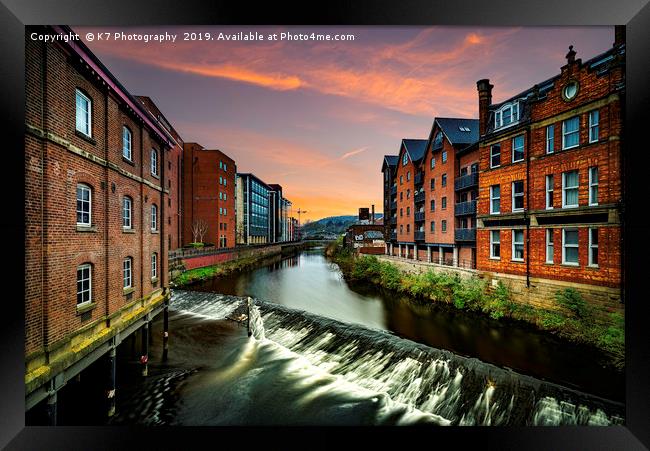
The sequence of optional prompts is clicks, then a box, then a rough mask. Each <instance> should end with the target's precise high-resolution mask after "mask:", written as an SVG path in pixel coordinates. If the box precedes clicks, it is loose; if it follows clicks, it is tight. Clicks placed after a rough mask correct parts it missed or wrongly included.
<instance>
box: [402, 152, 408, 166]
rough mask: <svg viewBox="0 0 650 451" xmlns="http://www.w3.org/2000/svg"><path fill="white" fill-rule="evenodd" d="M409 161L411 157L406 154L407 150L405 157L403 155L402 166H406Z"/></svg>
mask: <svg viewBox="0 0 650 451" xmlns="http://www.w3.org/2000/svg"><path fill="white" fill-rule="evenodd" d="M408 162H409V157H408V155H407V154H406V152H404V157H402V166H406V165H407V164H408Z"/></svg>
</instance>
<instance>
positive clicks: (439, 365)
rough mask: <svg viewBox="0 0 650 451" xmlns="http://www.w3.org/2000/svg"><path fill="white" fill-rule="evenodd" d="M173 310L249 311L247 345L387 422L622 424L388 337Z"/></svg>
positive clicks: (527, 382) (230, 306)
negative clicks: (348, 394) (373, 401)
mask: <svg viewBox="0 0 650 451" xmlns="http://www.w3.org/2000/svg"><path fill="white" fill-rule="evenodd" d="M170 307H171V308H173V309H175V310H182V311H184V312H187V313H192V314H195V315H201V316H204V317H209V318H213V319H223V318H227V317H228V315H230V314H231V313H232V312H233V311H235V310H236V309H238V308H247V309H248V324H249V336H250V335H252V337H251V338H250V340H254V341H256V342H260V343H266V344H269V345H271V344H272V345H274V346H277V347H279V348H281V349H279V350H278V351H279V352H281V354H279V355H282V358H285V359H286V358H289V359H294V360H302V359H305V360H307V361H308V362H309V365H311V366H312V367H313V368H314V371H318V372H320V373H319V374H322V373H325V374H326V375H327V376H328V381H330V382H328V384H329V385H328V386H331V387H335V388H336V389H341V387H347V388H346V389H352V390H356V389H357V387H358V389H359V390H362V391H364V393H374V394H375V395H376V398H377V399H378V400H380V401H381V402H383V403H385V407H384V408H382V409H383V411H385V412H384V414H383V415H384V416H385V417H386V416H387V417H390V416H391V413H390V412H391V409H392V411H394V412H395V414H394V415H393V416H396V415H399V416H401V417H402V418H413V415H410V416H406V415H404V414H403V412H404V409H405V408H406V409H410V411H414V412H416V413H417V415H419V416H418V418H422V417H423V416H424V417H427V416H428V417H427V418H430V419H431V421H432V422H433V423H434V424H442V425H504V426H523V425H613V424H622V423H624V410H625V409H624V405H622V404H620V403H615V402H613V401H609V400H606V399H603V398H599V397H596V396H593V395H589V394H587V393H582V392H579V391H576V390H573V389H569V388H566V387H563V386H560V385H557V384H553V383H549V382H547V381H543V380H540V379H536V378H533V377H530V376H526V375H523V374H519V373H517V372H514V371H511V370H508V369H505V368H500V367H497V366H495V365H491V364H488V363H485V362H482V361H480V360H478V359H475V358H468V357H463V356H459V355H456V354H453V353H451V352H449V351H445V350H440V349H435V348H431V347H428V346H425V345H422V344H418V343H415V342H413V341H410V340H407V339H402V338H400V337H397V336H395V335H393V334H391V333H389V332H386V331H383V330H375V329H370V328H367V327H363V326H360V325H357V324H346V323H343V322H340V321H336V320H332V319H328V318H324V317H321V316H318V315H314V314H310V313H308V312H304V311H300V310H294V309H290V308H287V307H284V306H280V305H277V304H272V303H269V302H264V301H261V300H258V299H252V300H251V301H250V302H249V301H248V299H247V298H241V297H235V296H226V295H219V294H214V293H197V292H182V291H177V292H175V295H174V297H173V298H172V303H171V305H170ZM282 349H284V351H282ZM288 354H290V355H291V356H292V357H287V355H288ZM334 379H335V380H336V381H337V382H336V384H334V383H332V382H331V381H332V380H334ZM400 409H401V410H400ZM398 411H399V412H402V413H397V412H398ZM386 412H388V413H386ZM403 422H407V423H408V421H405V420H404V421H401V423H403ZM398 423H400V422H399V421H398Z"/></svg>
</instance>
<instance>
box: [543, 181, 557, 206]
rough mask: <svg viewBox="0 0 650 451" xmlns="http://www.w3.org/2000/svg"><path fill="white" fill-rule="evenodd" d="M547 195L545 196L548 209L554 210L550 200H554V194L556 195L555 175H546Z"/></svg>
mask: <svg viewBox="0 0 650 451" xmlns="http://www.w3.org/2000/svg"><path fill="white" fill-rule="evenodd" d="M545 179H546V182H545V183H546V195H545V196H544V199H545V201H546V209H547V210H553V208H554V207H553V205H551V202H550V200H551V199H552V198H553V200H554V201H555V199H554V194H555V177H554V176H553V174H547V175H546V178H545Z"/></svg>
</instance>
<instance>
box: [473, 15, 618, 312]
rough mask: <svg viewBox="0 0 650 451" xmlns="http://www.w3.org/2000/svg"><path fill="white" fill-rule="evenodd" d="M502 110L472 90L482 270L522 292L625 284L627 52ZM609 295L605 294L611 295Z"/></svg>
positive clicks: (482, 89) (564, 74) (540, 87)
mask: <svg viewBox="0 0 650 451" xmlns="http://www.w3.org/2000/svg"><path fill="white" fill-rule="evenodd" d="M566 58H567V61H566V64H565V65H564V66H562V68H561V70H560V73H559V74H558V75H556V76H554V77H552V78H550V79H548V80H545V81H543V82H541V83H538V84H536V85H534V86H533V87H531V88H530V89H527V90H526V91H524V92H522V93H519V94H517V95H516V96H513V97H511V98H509V99H507V100H505V101H502V102H500V103H494V104H493V103H492V85H491V84H490V83H489V80H479V81H478V82H477V88H478V97H479V117H480V143H479V152H480V172H479V198H478V226H477V227H478V230H477V242H478V243H479V246H478V269H480V270H481V271H483V272H485V273H487V274H488V275H491V274H492V275H495V276H497V277H500V276H509V278H510V279H511V280H512V283H515V284H518V285H520V286H525V287H527V288H529V287H531V286H537V285H540V284H549V283H551V282H554V286H555V285H557V286H573V287H576V288H586V287H587V286H588V285H589V286H592V287H593V286H601V287H604V288H607V287H609V288H612V289H613V290H609V291H607V290H605V291H604V293H605V296H609V299H617V298H618V294H617V293H619V290H618V288H619V287H620V284H621V262H622V259H621V249H622V246H621V222H620V208H621V205H622V183H621V167H622V166H621V141H622V132H623V130H622V111H623V99H624V92H625V78H624V77H625V75H624V61H625V44H624V42H623V36H622V31H621V29H620V28H618V27H617V29H616V39H615V43H614V46H613V47H612V48H611V49H610V50H608V51H607V52H605V53H603V54H601V55H598V56H596V57H594V58H592V59H590V60H588V61H586V62H582V61H581V60H580V59H576V52H575V51H574V50H573V48H572V47H570V48H569V53H568V54H567V55H566ZM608 293H609V294H608Z"/></svg>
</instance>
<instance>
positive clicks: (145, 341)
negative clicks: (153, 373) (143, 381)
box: [140, 324, 149, 376]
mask: <svg viewBox="0 0 650 451" xmlns="http://www.w3.org/2000/svg"><path fill="white" fill-rule="evenodd" d="M140 329H141V333H142V355H141V356H140V363H141V364H142V375H143V376H147V375H148V374H149V324H145V325H144V326H142V327H141V328H140Z"/></svg>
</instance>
